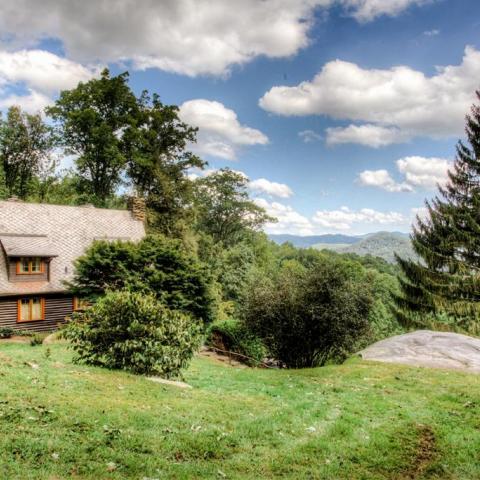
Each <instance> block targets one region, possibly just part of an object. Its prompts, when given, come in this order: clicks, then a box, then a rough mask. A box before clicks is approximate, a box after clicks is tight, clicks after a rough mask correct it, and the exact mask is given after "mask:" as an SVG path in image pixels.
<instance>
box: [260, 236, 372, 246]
mask: <svg viewBox="0 0 480 480" xmlns="http://www.w3.org/2000/svg"><path fill="white" fill-rule="evenodd" d="M268 237H269V238H270V240H273V241H274V242H275V243H278V244H279V245H281V244H282V243H285V242H289V243H291V244H292V245H294V246H295V247H299V248H308V247H313V246H314V245H317V244H319V243H321V244H327V245H332V244H344V245H353V244H354V243H357V242H358V241H359V240H361V239H362V238H363V237H361V236H358V237H357V236H351V235H342V234H330V233H329V234H326V235H307V236H301V235H289V234H270V235H269V236H268Z"/></svg>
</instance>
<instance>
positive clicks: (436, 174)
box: [357, 156, 452, 192]
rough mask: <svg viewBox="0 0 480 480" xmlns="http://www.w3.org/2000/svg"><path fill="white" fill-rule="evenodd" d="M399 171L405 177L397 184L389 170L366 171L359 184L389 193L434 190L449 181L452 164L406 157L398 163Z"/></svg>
mask: <svg viewBox="0 0 480 480" xmlns="http://www.w3.org/2000/svg"><path fill="white" fill-rule="evenodd" d="M396 165H397V169H398V171H399V172H400V173H401V174H402V175H403V176H404V180H403V181H402V182H401V183H398V182H396V181H395V180H394V179H393V178H392V177H391V175H390V173H388V171H387V170H383V169H382V170H364V171H363V172H361V173H360V174H359V176H358V178H357V182H358V183H359V184H360V185H362V186H365V187H376V188H381V189H382V190H386V191H387V192H413V191H414V190H415V189H416V188H420V189H424V190H433V189H435V188H436V187H437V185H445V184H446V183H447V181H448V170H449V169H450V168H451V166H452V164H451V163H450V162H449V161H448V160H446V159H444V158H435V157H432V158H425V157H419V156H413V157H405V158H401V159H399V160H397V161H396Z"/></svg>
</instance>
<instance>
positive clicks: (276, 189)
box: [249, 178, 293, 198]
mask: <svg viewBox="0 0 480 480" xmlns="http://www.w3.org/2000/svg"><path fill="white" fill-rule="evenodd" d="M249 187H250V189H251V190H252V191H254V192H256V193H264V194H266V195H269V196H271V197H278V198H290V197H291V196H292V195H293V191H292V189H291V188H290V187H289V186H288V185H285V184H284V183H277V182H271V181H270V180H267V179H266V178H259V179H257V180H252V181H251V182H250V184H249Z"/></svg>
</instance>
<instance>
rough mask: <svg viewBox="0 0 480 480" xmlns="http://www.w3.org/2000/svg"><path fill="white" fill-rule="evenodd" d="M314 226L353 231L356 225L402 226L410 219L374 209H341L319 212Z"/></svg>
mask: <svg viewBox="0 0 480 480" xmlns="http://www.w3.org/2000/svg"><path fill="white" fill-rule="evenodd" d="M312 222H313V224H315V225H318V226H320V227H322V228H326V229H330V230H340V231H346V230H351V229H352V228H353V227H354V226H355V225H359V224H360V225H362V226H370V227H373V226H376V227H378V226H380V227H382V228H383V227H384V226H386V225H400V224H405V223H406V222H408V219H407V218H406V217H405V216H404V215H402V214H401V213H399V212H380V211H378V210H374V209H372V208H362V209H360V210H351V209H350V208H348V207H341V208H340V209H338V210H318V211H317V212H316V213H315V215H314V216H313V219H312Z"/></svg>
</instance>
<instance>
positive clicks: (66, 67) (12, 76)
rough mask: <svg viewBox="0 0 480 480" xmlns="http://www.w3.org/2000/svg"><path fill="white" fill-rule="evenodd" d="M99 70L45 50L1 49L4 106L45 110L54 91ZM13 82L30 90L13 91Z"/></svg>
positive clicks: (0, 98) (1, 99)
mask: <svg viewBox="0 0 480 480" xmlns="http://www.w3.org/2000/svg"><path fill="white" fill-rule="evenodd" d="M98 73H99V70H98V68H96V67H85V66H83V65H80V64H79V63H76V62H73V61H71V60H67V59H66V58H62V57H59V56H58V55H55V54H53V53H50V52H47V51H44V50H21V51H18V52H7V51H0V88H1V91H0V107H1V108H8V107H10V106H12V105H20V106H21V107H22V108H23V109H25V110H27V111H29V112H36V111H39V110H43V108H45V107H46V106H47V105H48V104H49V103H51V102H52V99H51V96H52V94H54V93H56V92H58V91H59V90H64V89H69V88H72V87H74V86H76V85H77V84H78V82H80V81H86V80H88V79H90V78H91V77H92V76H94V75H96V74H98ZM12 86H20V87H23V88H24V89H26V90H27V93H26V94H24V95H19V94H17V93H11V92H9V90H11V87H12Z"/></svg>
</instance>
